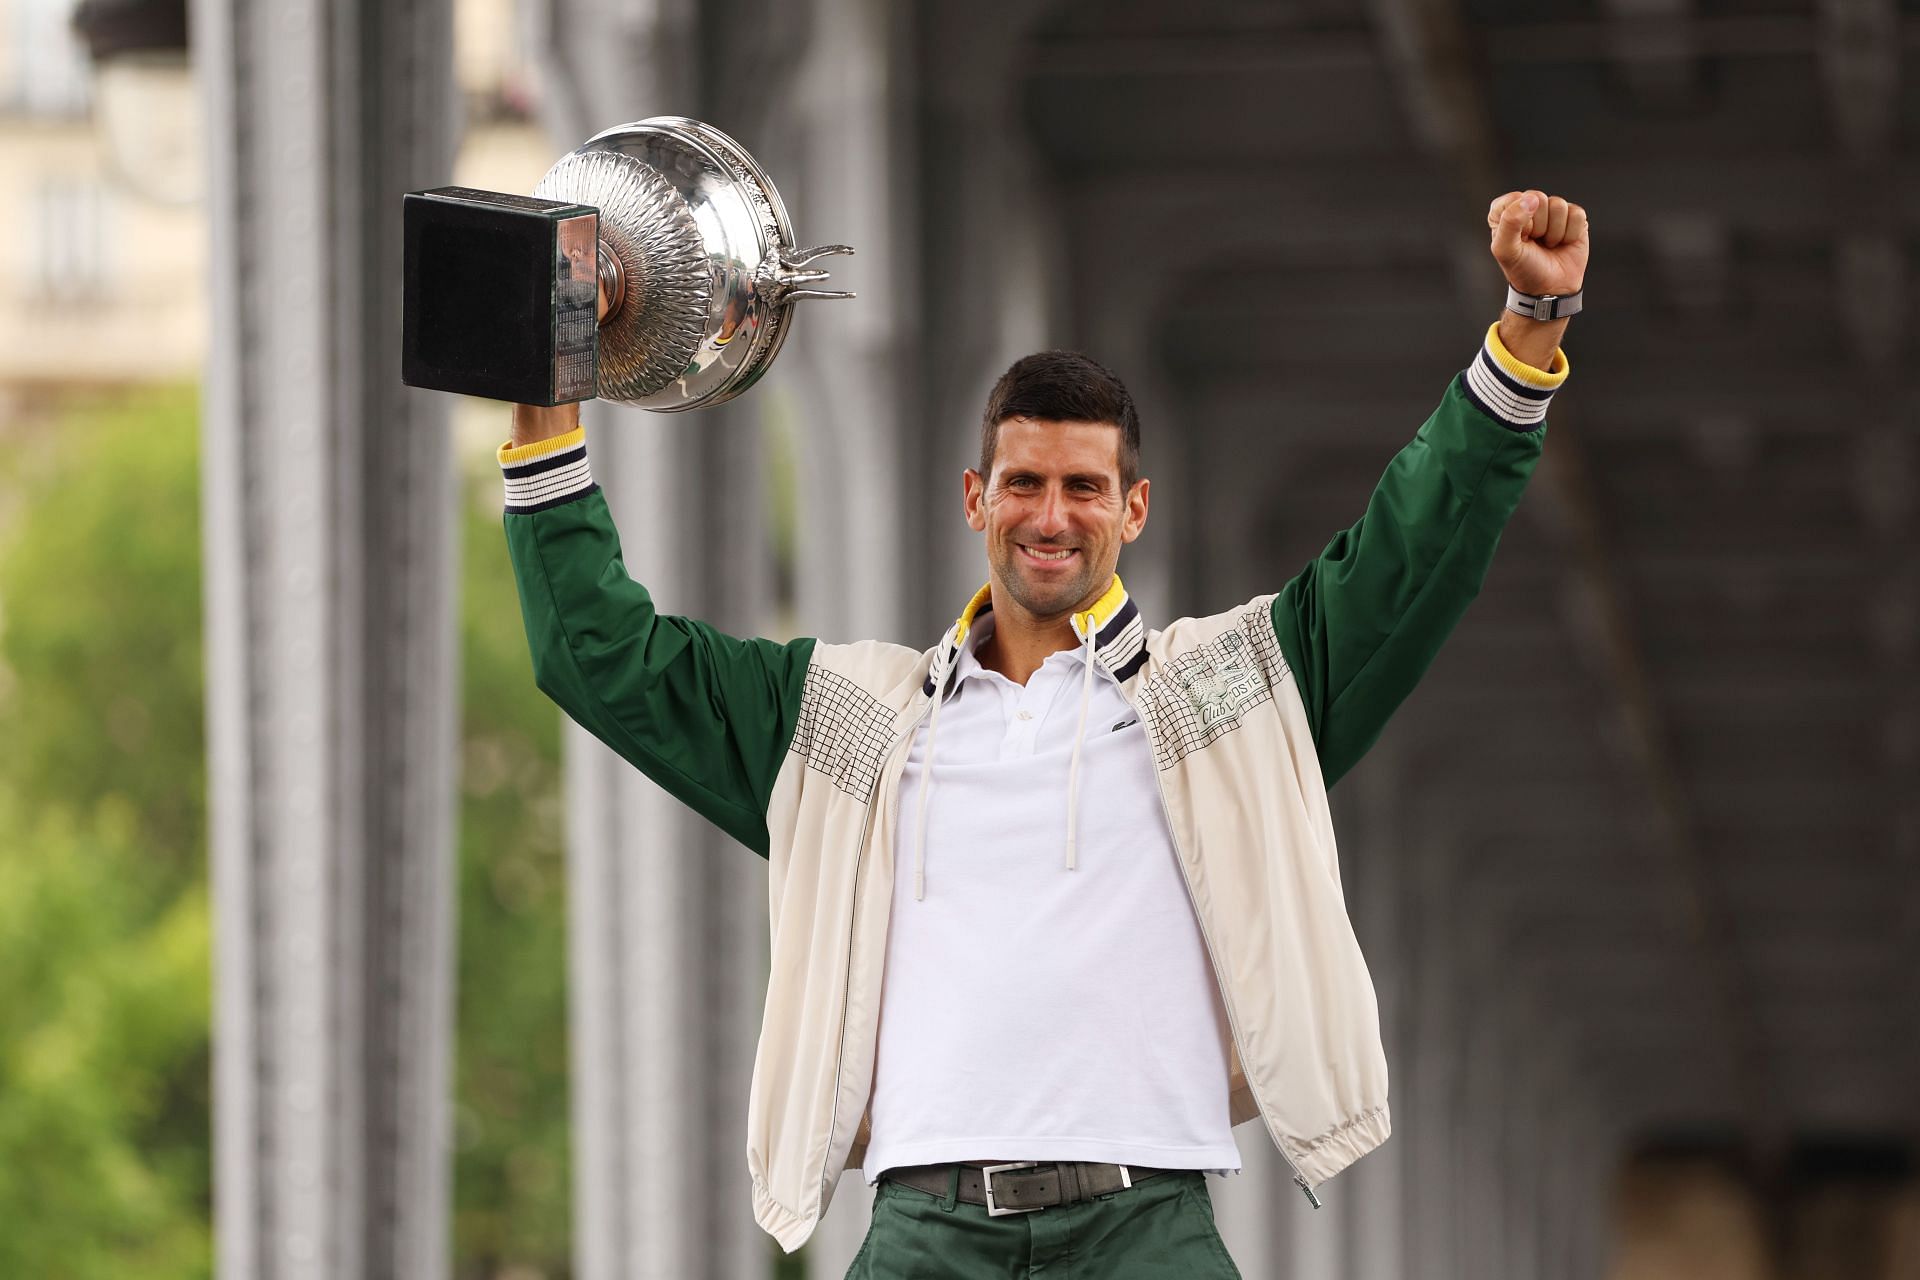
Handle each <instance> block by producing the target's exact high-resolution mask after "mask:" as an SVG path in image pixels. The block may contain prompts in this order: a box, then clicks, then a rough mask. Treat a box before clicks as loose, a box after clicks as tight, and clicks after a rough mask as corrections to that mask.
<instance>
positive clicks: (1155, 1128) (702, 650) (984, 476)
mask: <svg viewBox="0 0 1920 1280" xmlns="http://www.w3.org/2000/svg"><path fill="white" fill-rule="evenodd" d="M1487 224H1488V228H1489V230H1490V232H1491V239H1490V248H1491V251H1492V253H1493V256H1494V258H1495V260H1496V261H1497V262H1498V263H1499V264H1500V266H1501V268H1502V270H1503V271H1504V272H1505V274H1506V277H1507V280H1508V282H1509V284H1510V285H1511V286H1512V288H1511V290H1510V291H1509V294H1508V303H1507V308H1506V309H1505V310H1504V311H1503V312H1502V313H1501V315H1500V317H1499V319H1498V320H1497V321H1496V323H1494V324H1493V325H1492V326H1490V327H1489V328H1488V330H1487V333H1486V335H1485V336H1484V338H1483V339H1482V342H1481V345H1480V348H1479V349H1478V350H1477V351H1476V352H1475V353H1474V356H1473V359H1472V361H1471V362H1470V364H1469V365H1468V367H1467V368H1466V370H1465V371H1463V372H1462V373H1460V374H1459V375H1458V376H1456V377H1455V378H1454V379H1453V380H1452V381H1451V382H1450V383H1449V384H1448V385H1447V387H1446V390H1445V392H1444V393H1443V395H1442V397H1441V400H1440V403H1439V406H1438V407H1437V408H1436V409H1435V410H1434V411H1433V413H1432V415H1431V416H1430V417H1429V418H1428V419H1427V421H1426V423H1425V425H1423V426H1422V427H1421V428H1420V430H1419V431H1418V433H1417V434H1416V435H1415V436H1414V438H1413V440H1412V441H1411V442H1410V443H1409V444H1407V445H1406V446H1405V447H1404V448H1403V449H1402V450H1401V451H1400V452H1399V454H1398V455H1397V456H1396V457H1395V458H1394V459H1393V460H1392V461H1391V463H1389V465H1388V466H1387V469H1386V472H1385V474H1384V475H1383V476H1382V478H1381V480H1380V482H1379V485H1378V486H1377V487H1376V488H1375V490H1374V493H1373V496H1372V499H1371V500H1370V502H1369V503H1368V506H1367V509H1366V512H1365V514H1364V515H1363V516H1362V517H1361V519H1360V520H1359V522H1358V523H1356V524H1354V525H1353V526H1352V527H1351V528H1349V529H1347V530H1344V531H1342V532H1340V533H1339V534H1337V535H1336V536H1335V537H1334V538H1333V540H1332V541H1331V542H1330V543H1329V544H1328V546H1327V548H1326V550H1325V551H1324V552H1323V553H1322V554H1321V555H1320V556H1319V557H1318V558H1316V559H1315V560H1314V561H1313V562H1311V563H1310V564H1308V565H1307V566H1306V567H1305V568H1304V569H1303V570H1302V571H1301V572H1300V573H1299V574H1298V575H1296V576H1295V577H1294V578H1293V579H1292V580H1291V581H1289V582H1287V583H1285V584H1284V585H1283V586H1281V588H1280V589H1279V590H1278V591H1277V592H1276V593H1275V594H1273V595H1268V596H1261V597H1258V598H1256V599H1254V600H1251V601H1247V602H1245V603H1243V604H1239V605H1236V606H1234V607H1233V608H1231V609H1227V610H1225V611H1224V612H1221V613H1217V614H1214V615H1212V616H1209V617H1200V618H1181V619H1177V620H1174V621H1172V622H1170V623H1168V624H1167V625H1166V626H1165V627H1163V628H1153V627H1150V626H1149V625H1148V621H1147V620H1146V619H1145V618H1143V617H1142V616H1141V614H1140V611H1139V609H1138V608H1137V607H1136V606H1135V604H1134V602H1133V601H1132V600H1131V599H1130V598H1129V597H1128V595H1127V591H1126V588H1125V587H1124V586H1123V585H1122V583H1121V580H1120V578H1119V576H1118V574H1117V565H1118V562H1119V558H1120V551H1121V548H1122V547H1123V546H1125V545H1126V544H1127V543H1129V542H1132V541H1133V540H1134V539H1135V538H1137V537H1138V536H1139V535H1140V531H1141V529H1142V528H1143V527H1144V526H1145V524H1146V521H1147V510H1148V492H1149V488H1150V486H1149V483H1148V481H1147V480H1145V479H1143V478H1141V477H1140V475H1139V469H1140V421H1139V416H1138V414H1137V413H1136V412H1135V409H1134V405H1133V400H1132V398H1131V397H1130V396H1129V395H1128V394H1127V391H1126V388H1125V387H1124V386H1123V385H1122V383H1121V382H1120V380H1119V379H1118V378H1116V377H1115V376H1114V375H1113V374H1112V373H1111V372H1109V371H1108V370H1106V369H1104V368H1103V367H1101V366H1100V365H1099V364H1097V363H1095V362H1094V361H1092V360H1090V359H1088V358H1087V357H1085V356H1081V355H1077V354H1074V353H1070V352H1044V353H1041V354H1038V355H1033V356H1028V357H1026V358H1024V359H1022V360H1020V361H1017V362H1016V363H1015V364H1014V365H1013V367H1012V368H1010V369H1009V370H1008V371H1007V372H1006V374H1005V375H1004V376H1003V377H1002V378H1001V379H1000V381H999V382H998V383H997V384H996V385H995V387H994V388H993V390H992V393H991V395H990V396H989V398H988V402H987V407H986V411H985V413H984V415H983V418H982V425H981V451H980V465H979V468H978V469H977V470H969V471H967V473H966V474H965V477H964V479H963V492H962V508H963V511H964V514H965V518H966V520H967V523H968V525H969V526H970V527H971V528H973V529H974V530H975V531H976V532H979V533H981V534H982V535H984V541H985V550H986V562H987V573H988V581H987V584H986V585H985V586H984V587H982V588H981V589H980V591H979V592H978V593H977V594H976V595H975V596H974V598H973V599H972V600H971V601H970V602H969V603H968V604H967V606H966V608H965V609H964V610H963V611H962V612H961V614H960V616H959V618H958V620H957V621H956V622H955V623H954V624H953V626H952V627H951V628H949V630H948V631H947V634H946V635H945V636H944V637H943V638H942V639H941V640H940V641H939V643H937V644H936V645H934V646H933V647H932V648H930V649H927V650H924V651H920V650H914V649H908V648H901V647H899V646H895V645H891V644H884V643H862V644H852V645H832V644H826V643H821V642H816V641H812V640H798V641H793V642H790V643H786V644H775V643H772V642H769V641H765V640H739V639H734V638H732V637H729V636H726V635H723V634H721V633H719V632H717V631H715V630H713V629H712V628H711V627H708V626H706V625H705V624H702V623H699V622H695V621H691V620H688V619H685V618H676V617H669V616H666V615H662V614H659V613H657V612H656V611H655V609H654V607H653V603H652V600H651V598H650V597H649V596H648V594H647V592H646V591H645V589H644V588H642V587H641V586H640V585H639V584H637V583H635V582H634V581H633V580H632V579H631V578H630V577H629V576H628V575H627V573H626V570H625V567H624V565H623V564H622V561H621V555H620V547H619V541H618V539H617V537H616V535H615V533H614V530H613V526H612V523H611V520H610V519H609V517H608V514H607V508H606V504H605V502H604V500H603V499H602V498H601V497H600V495H599V493H598V486H596V485H595V484H594V483H593V479H592V475H591V473H590V471H589V470H588V467H587V461H586V444H585V437H584V436H583V434H582V433H581V430H580V428H579V426H578V414H577V411H576V410H575V407H574V406H570V405H569V406H563V407H561V408H558V409H551V410H546V409H535V408H531V407H528V406H524V405H523V406H519V407H518V408H517V409H516V410H515V415H514V426H513V440H512V442H511V443H510V444H508V445H505V446H502V449H501V462H502V465H503V467H504V468H505V474H506V486H507V514H506V528H507V538H508V543H509V546H510V548H511V551H512V555H513V562H514V567H515V571H516V573H517V575H518V578H519V583H520V597H521V605H522V609H523V612H524V615H525V619H526V625H527V635H528V639H529V641H530V643H531V645H532V648H533V655H534V669H535V673H536V678H537V679H538V681H539V683H540V687H541V688H542V689H544V690H546V691H547V693H549V694H550V695H551V696H552V697H553V698H554V699H555V701H557V702H558V703H559V704H560V705H561V706H562V707H564V708H565V709H566V711H567V712H568V714H570V715H571V716H573V718H574V719H575V720H577V721H579V722H580V723H581V724H582V725H584V726H585V727H586V728H588V729H589V730H591V731H592V732H593V733H595V734H596V735H598V736H599V737H600V738H601V739H602V740H604V741H605V742H606V743H608V744H609V745H610V746H612V747H613V748H614V749H615V750H616V751H618V752H620V753H621V755H623V756H624V757H625V758H626V759H627V760H629V761H631V762H632V763H633V764H634V765H635V766H636V767H638V768H639V769H641V770H642V771H644V772H645V773H646V774H647V775H648V776H649V777H651V778H652V779H654V780H655V781H656V782H657V783H659V784H660V785H661V786H662V787H664V788H665V789H666V790H667V791H669V792H671V793H672V794H673V795H675V796H677V797H679V798H680V799H681V800H683V801H685V802H686V803H687V804H689V805H690V806H692V807H693V808H694V809H696V810H697V811H699V812H700V813H701V814H703V815H704V816H706V817H707V818H709V819H710V820H712V821H713V822H714V823H715V824H717V825H718V826H720V827H721V828H722V829H723V830H725V831H727V832H728V833H730V834H731V835H733V836H734V837H735V838H737V839H738V840H739V841H740V842H741V843H742V844H745V845H746V846H747V847H749V848H750V849H752V850H754V851H755V852H757V853H759V854H761V855H762V856H765V857H767V858H768V859H769V860H770V862H771V873H772V874H771V878H770V889H771V925H772V953H773V964H772V971H771V974H770V977H769V981H768V986H767V1007H766V1015H765V1019H764V1021H763V1024H762V1029H761V1036H760V1044H759V1049H758V1053H757V1055H756V1059H755V1063H754V1074H753V1086H752V1093H751V1096H750V1098H749V1101H748V1117H749V1118H748V1150H747V1170H748V1173H749V1176H750V1178H751V1181H752V1194H753V1201H754V1209H755V1214H756V1217H757V1218H758V1220H759V1221H760V1223H761V1225H762V1226H764V1227H765V1228H766V1229H767V1230H768V1231H769V1232H771V1233H772V1234H773V1235H774V1236H775V1237H776V1238H777V1239H778V1240H779V1242H780V1243H781V1245H782V1246H783V1247H784V1248H786V1249H788V1250H793V1249H797V1248H799V1247H800V1245H801V1244H802V1243H804V1242H805V1241H806V1239H807V1237H808V1236H809V1235H810V1234H811V1233H812V1231H813V1229H814V1227H815V1225H816V1224H817V1223H818V1222H819V1219H820V1216H821V1214H822V1213H824V1212H825V1210H826V1207H827V1203H828V1200H829V1199H830V1197H831V1196H832V1194H833V1190H834V1187H835V1185H836V1183H837V1182H838V1180H839V1178H840V1175H841V1173H842V1172H843V1171H844V1170H846V1169H849V1168H859V1169H861V1170H862V1172H863V1173H864V1175H865V1176H866V1178H867V1180H868V1181H869V1182H874V1183H877V1184H878V1190H877V1192H876V1196H875V1201H874V1213H873V1222H872V1225H871V1227H870V1229H869V1231H868V1234H867V1239H866V1242H865V1243H864V1245H863V1246H862V1248H861V1251H860V1255H859V1257H858V1258H857V1259H856V1261H855V1262H854V1265H853V1269H852V1271H851V1272H850V1275H852V1276H854V1277H897V1276H914V1277H953V1278H954V1280H969V1278H972V1277H988V1276H995V1277H1007V1276H1018V1277H1024V1276H1029V1275H1036V1276H1037V1275H1042V1274H1044V1275H1046V1276H1049V1277H1088V1278H1093V1277H1098V1278H1099V1280H1134V1278H1143V1277H1176V1276H1177V1277H1212V1276H1232V1275H1236V1274H1237V1272H1236V1270H1235V1268H1234V1266H1233V1262H1232V1260H1231V1259H1230V1258H1229V1257H1228V1256H1227V1252H1226V1250H1225V1248H1224V1247H1223V1246H1222V1245H1221V1243H1220V1238H1219V1236H1218V1234H1216V1233H1215V1231H1214V1229H1213V1218H1212V1211H1211V1208H1210V1206H1209V1203H1208V1198H1207V1191H1206V1186H1205V1178H1204V1174H1205V1173H1206V1172H1208V1171H1214V1172H1226V1171H1230V1170H1233V1169H1235V1168H1237V1167H1238V1164H1239V1157H1238V1153H1237V1151H1236V1148H1235V1145H1234V1141H1233V1135H1232V1128H1233V1126H1234V1125H1236V1124H1239V1123H1241V1122H1242V1121H1246V1120H1254V1119H1258V1120H1259V1121H1260V1122H1261V1125H1262V1128H1263V1130H1264V1132H1265V1133H1266V1135H1267V1136H1268V1138H1269V1139H1270V1140H1271V1141H1272V1142H1273V1143H1274V1144H1275V1145H1276V1147H1277V1148H1278V1149H1279V1151H1280V1153H1281V1154H1282V1155H1283V1156H1284V1157H1285V1159H1286V1161H1287V1163H1288V1164H1289V1165H1290V1167H1291V1168H1292V1170H1293V1172H1294V1175H1295V1181H1296V1182H1297V1183H1298V1185H1299V1187H1300V1188H1301V1189H1302V1190H1303V1191H1304V1192H1305V1193H1306V1194H1307V1196H1308V1197H1309V1198H1310V1199H1316V1193H1315V1188H1316V1187H1317V1186H1318V1184H1320V1183H1321V1182H1324V1181H1325V1180H1326V1179H1328V1178H1331V1177H1332V1176H1333V1175H1335V1174H1336V1173H1338V1172H1339V1171H1340V1170H1342V1169H1343V1168H1345V1167H1346V1166H1348V1165H1349V1164H1351V1163H1352V1162H1353V1161H1354V1160H1356V1159H1358V1158H1359V1157H1360V1156H1362V1155H1364V1154H1366V1153H1367V1152H1368V1151H1370V1150H1371V1149H1373V1148H1374V1147H1375V1146H1377V1145H1379V1144H1380V1143H1381V1142H1382V1141H1384V1140H1385V1139H1386V1137H1387V1134H1388V1131H1389V1119H1388V1107H1387V1070H1386V1062H1385V1057H1384V1054H1383V1052H1382V1050H1381V1045H1380V1035H1379V1028H1378V1024H1377V1018H1376V1014H1375V1006H1374V996H1373V990H1372V987H1371V984H1370V983H1369V980H1368V977H1367V971H1366V966H1365V963H1364V961H1363V960H1362V958H1361V955H1360V950H1359V947H1358V945H1357V943H1356V942H1355V940H1354V936H1353V930H1352V928H1351V926H1350V924H1349V922H1348V920H1347V916H1346V911H1345V907H1344V904H1343V902H1342V898H1341V891H1340V877H1339V864H1338V860H1337V857H1336V854H1335V849H1334V833H1333V829H1332V823H1331V819H1330V817H1329V813H1328V805H1327V789H1328V788H1329V787H1331V786H1332V785H1333V784H1334V783H1335V782H1336V781H1337V780H1338V779H1339V778H1340V776H1341V775H1342V774H1344V773H1345V772H1346V771H1347V770H1348V769H1350V768H1351V767H1352V766H1353V765H1354V763H1355V762H1357V761H1358V760H1359V759H1360V757H1361V755H1362V754H1363V753H1364V752H1365V751H1366V750H1367V748H1368V747H1369V746H1370V745H1371V744H1372V743H1373V741H1374V739H1375V738H1376V737H1377V736H1378V735H1379V733H1380V731H1381V729H1382V728H1383V727H1384V725H1385V724H1386V721H1387V719H1388V717H1389V716H1390V715H1391V714H1392V712H1393V710H1394V709H1395V708H1396V707H1397V706H1398V705H1399V704H1400V702H1401V701H1402V700H1403V699H1404V698H1405V697H1406V695H1407V694H1408V692H1410V691H1411V690H1412V688H1413V686H1414V684H1415V683H1416V682H1417V681H1418V680H1419V678H1420V676H1421V675H1422V674H1423V673H1424V672H1425V670H1426V668H1427V666H1428V664H1429V663H1430V662H1431V661H1432V659H1433V657H1434V655H1435V653H1436V652H1438V650H1439V647H1440V645H1441V643H1442V642H1443V641H1444V639H1445V638H1446V636H1447V634H1448V633H1449V632H1450V631H1451V630H1452V628H1453V625H1454V624H1455V622H1456V621H1457V620H1458V619H1459V617H1460V616H1461V614H1462V612H1463V611H1464V610H1465V608H1466V606H1467V604H1468V603H1469V602H1470V601H1471V600H1472V598H1473V596H1474V595H1475V593H1476V592H1477V591H1478V590H1479V586H1480V583H1481V580H1482V579H1483V577H1484V576H1485V573H1486V570H1487V567H1488V565H1489V563H1490V562H1491V560H1492V557H1493V553H1494V549H1495V547H1496V546H1497V545H1498V543H1499V539H1500V533H1501V530H1502V528H1503V527H1504V526H1505V524H1506V521H1507V519H1508V517H1509V516H1510V515H1511V514H1512V512H1513V510H1514V507H1515V505H1516V504H1517V503H1518V501H1519V499H1520V494H1521V491H1522V489H1523V488H1524V486H1525V483H1526V480H1527V477H1528V475H1529V474H1530V473H1531V471H1532V468H1533V466H1534V463H1535V462H1536V460H1537V459H1538V457H1539V455H1540V451H1541V448H1542V442H1543V440H1544V436H1545V425H1546V423H1545V419H1546V410H1547V402H1548V400H1549V399H1550V397H1551V396H1552V394H1553V391H1554V390H1555V389H1556V388H1557V387H1558V386H1559V385H1560V384H1561V382H1563V381H1564V380H1565V378H1566V376H1567V372H1568V366H1567V360H1566V357H1565V355H1564V354H1562V353H1561V351H1560V349H1559V340H1560V337H1561V334H1562V333H1563V332H1564V330H1565V328H1566V325H1567V320H1566V316H1568V315H1570V314H1571V313H1572V312H1573V311H1575V310H1578V308H1579V292H1580V289H1581V285H1582V282H1583V279H1584V276H1585V271H1586V265H1587V248H1588V235H1587V220H1586V214H1585V212H1584V211H1583V210H1582V209H1581V208H1580V207H1579V206H1578V205H1573V204H1569V203H1568V202H1567V201H1566V200H1564V199H1562V198H1560V197H1557V196H1556V197H1551V198H1549V197H1547V196H1546V195H1545V194H1544V193H1542V192H1538V191H1530V192H1517V191H1516V192H1509V193H1508V194H1506V195H1504V196H1501V197H1500V198H1499V199H1497V200H1495V201H1494V202H1493V203H1492V205H1491V206H1490V207H1489V210H1488V214H1487ZM1309 1047H1310V1048H1309ZM1316 1203H1317V1199H1316Z"/></svg>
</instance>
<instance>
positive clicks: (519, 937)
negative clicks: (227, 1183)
mask: <svg viewBox="0 0 1920 1280" xmlns="http://www.w3.org/2000/svg"><path fill="white" fill-rule="evenodd" d="M8 445H9V447H8V448H7V449H5V450H0V1224H3V1225H0V1276H5V1277H13V1276H21V1277H27V1276H31V1277H35V1278H36V1280H40V1278H43V1277H44V1278H56V1277H57V1278H60V1280H67V1278H71V1280H96V1278H99V1280H106V1278H108V1277H112V1278H113V1280H121V1278H123V1277H128V1276H139V1277H142V1278H143V1280H176V1278H179V1280H185V1278H187V1277H205V1276H209V1275H211V1271H212V1261H211V1258H212V1229H211V1220H210V1219H211V1143H210V1115H211V1111H210V1108H211V1098H210V1095H209V1089H208V1085H209V1070H210V1061H209V1052H208V1050H209V1039H208V1033H209V1019H210V1006H211V977H210V972H209V962H210V952H209V931H210V920H209V911H208V902H207V852H206V831H207V822H206V795H205V791H206V786H205V778H206V775H205V764H204V760H205V741H204V730H203V718H202V717H203V711H202V700H201V689H202V671H203V666H202V653H201V646H200V632H201V627H200V609H201V603H200V528H199V502H198V423H197V407H196V405H195V401H194V397H193V396H192V394H191V393H189V392H186V391H182V390H169V391H161V392H151V391H148V392H141V393H138V394H137V395H133V396H129V397H126V398H121V399H116V400H101V401H94V402H89V403H86V404H79V405H75V406H72V407H70V408H69V409H67V410H66V411H63V412H62V413H60V414H59V415H58V416H57V417H56V418H55V419H54V420H51V421H49V422H47V423H44V424H36V425H35V426H34V427H32V428H30V429H28V430H22V431H16V432H14V433H13V434H12V435H11V436H10V438H9V440H8ZM485 462H486V460H485V459H478V460H476V465H475V466H474V467H473V468H472V469H471V471H470V472H469V473H468V475H467V477H466V479H467V484H468V487H467V490H466V500H465V501H464V502H463V504H462V512H463V517H464V518H463V537H464V542H465V581H464V583H463V589H464V593H465V594H464V604H463V608H462V628H463V648H464V654H463V662H464V664H465V665H464V668H463V670H464V684H463V711H464V715H465V722H464V729H463V742H462V750H463V761H462V763H463V766H464V769H463V783H462V794H461V837H460V849H459V857H460V893H461V901H460V968H459V982H460V996H459V1038H458V1047H457V1054H458V1056H457V1065H456V1070H457V1097H456V1121H455V1141H456V1153H455V1162H456V1163H455V1202H456V1219H455V1223H454V1243H455V1255H456V1263H455V1271H456V1275H458V1276H459V1277H461V1278H462V1280H482V1278H486V1280H493V1278H495V1277H500V1276H513V1277H516V1278H517V1280H520V1278H524V1280H532V1278H533V1277H550V1278H558V1277H563V1276H566V1275H567V1274H568V1273H569V1261H568V1253H569V1234H570V1230H569V1229H570V1213H569V1208H568V1149H567V1091H566V1003H565V977H566V974H565V954H566V953H565V943H564V935H563V928H564V924H563V911H564V884H565V881H564V872H563V864H562V861H561V846H560V808H559V764H558V755H559V725H558V718H557V716H556V714H555V712H554V711H553V710H552V707H551V704H549V703H547V702H546V701H545V699H543V698H542V697H541V696H540V695H539V693H538V692H537V691H536V690H535V689H534V686H533V679H532V674H531V672H530V671H529V670H528V664H527V658H526V646H525V640H524V638H523V637H522V635H521V632H520V622H519V610H518V607H517V605H516V604H515V602H514V597H513V584H512V574H511V570H510V568H509V566H508V563H507V559H506V552H505V548H504V546H503V540H502V538H501V535H500V526H499V521H500V517H499V499H498V492H497V485H498V483H499V482H498V480H497V478H495V476H494V474H492V471H491V468H490V467H489V466H487V465H484V464H485Z"/></svg>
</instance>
